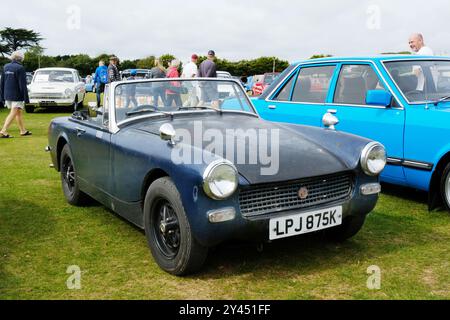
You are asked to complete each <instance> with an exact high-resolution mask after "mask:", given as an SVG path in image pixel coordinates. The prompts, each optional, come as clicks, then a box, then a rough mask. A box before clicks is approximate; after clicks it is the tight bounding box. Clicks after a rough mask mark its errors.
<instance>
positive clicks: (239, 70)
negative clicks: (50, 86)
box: [0, 28, 289, 76]
mask: <svg viewBox="0 0 450 320" xmlns="http://www.w3.org/2000/svg"><path fill="white" fill-rule="evenodd" d="M43 39H44V38H43V37H42V36H41V34H40V33H38V32H35V31H33V30H27V29H13V28H5V29H3V30H0V65H4V64H5V63H7V62H8V58H7V56H8V55H10V54H11V53H12V52H14V51H16V50H25V51H26V52H25V60H24V67H25V69H26V70H27V71H29V72H32V71H35V70H36V69H38V68H47V67H65V68H74V69H77V70H78V71H79V72H80V74H81V75H83V76H85V75H88V74H91V73H93V72H94V71H95V69H96V68H97V66H98V62H99V61H100V60H104V61H105V62H106V63H108V60H109V57H110V56H111V55H113V53H104V54H101V55H99V56H96V57H90V56H89V55H87V54H75V55H58V56H49V55H46V54H44V50H45V48H43V47H41V46H40V42H41V41H42V40H43ZM119 58H120V57H119ZM155 59H159V60H160V61H162V62H163V64H164V66H165V67H168V65H169V62H170V61H172V60H173V59H175V56H174V55H172V54H165V55H162V56H160V57H155V56H152V55H150V56H148V57H145V58H142V59H136V60H123V61H121V62H120V65H119V68H120V69H122V70H125V69H150V68H152V67H153V66H154V63H155ZM205 59H206V56H201V57H199V62H200V63H201V62H202V61H203V60H205ZM216 64H217V68H218V70H222V71H228V72H230V73H231V74H233V75H238V76H250V75H254V74H263V73H266V72H272V71H276V72H281V71H283V70H284V69H285V68H287V67H288V66H289V62H288V61H285V60H281V59H278V58H276V57H260V58H257V59H253V60H241V61H229V60H227V59H221V58H217V59H216Z"/></svg>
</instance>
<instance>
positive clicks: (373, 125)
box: [253, 56, 450, 210]
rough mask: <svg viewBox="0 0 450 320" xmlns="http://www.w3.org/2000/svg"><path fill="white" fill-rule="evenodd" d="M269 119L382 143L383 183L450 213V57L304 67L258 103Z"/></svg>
mask: <svg viewBox="0 0 450 320" xmlns="http://www.w3.org/2000/svg"><path fill="white" fill-rule="evenodd" d="M253 102H254V104H255V106H256V108H257V110H258V112H259V114H260V116H261V117H262V118H264V119H267V120H272V121H277V122H289V123H297V124H305V125H311V126H318V127H332V128H334V127H335V128H336V129H337V130H339V131H345V132H349V133H354V134H357V135H361V136H364V137H368V138H369V139H374V140H376V141H379V142H381V143H382V144H383V145H384V146H385V147H386V150H387V153H388V165H387V167H386V169H385V170H384V171H383V173H382V175H381V180H382V181H385V182H388V183H393V184H397V185H402V186H408V187H412V188H416V189H419V190H424V191H428V192H429V208H430V210H431V209H434V208H436V207H438V206H441V205H445V206H446V208H447V209H449V208H450V58H444V57H442V58H440V57H425V56H378V57H360V58H325V59H317V60H309V61H304V62H299V63H295V64H293V65H291V66H290V67H288V68H287V69H286V70H285V71H284V73H283V74H282V76H280V78H279V79H278V80H277V81H276V82H275V83H274V84H273V85H272V86H271V87H270V88H268V90H267V91H266V92H265V93H264V94H263V95H262V96H261V97H259V98H258V99H255V100H253Z"/></svg>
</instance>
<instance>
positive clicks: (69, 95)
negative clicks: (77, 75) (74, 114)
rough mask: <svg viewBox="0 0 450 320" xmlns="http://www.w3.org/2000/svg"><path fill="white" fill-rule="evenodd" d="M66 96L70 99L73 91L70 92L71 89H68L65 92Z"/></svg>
mask: <svg viewBox="0 0 450 320" xmlns="http://www.w3.org/2000/svg"><path fill="white" fill-rule="evenodd" d="M64 95H65V96H66V97H67V98H70V97H71V96H72V95H73V91H72V90H70V89H66V91H64Z"/></svg>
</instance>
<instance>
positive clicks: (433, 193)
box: [428, 151, 450, 211]
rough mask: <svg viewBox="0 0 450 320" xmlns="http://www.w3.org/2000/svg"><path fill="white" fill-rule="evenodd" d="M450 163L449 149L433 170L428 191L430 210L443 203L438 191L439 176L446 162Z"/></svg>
mask: <svg viewBox="0 0 450 320" xmlns="http://www.w3.org/2000/svg"><path fill="white" fill-rule="evenodd" d="M448 163H450V151H448V152H447V153H446V154H444V155H443V156H442V157H441V158H440V160H439V162H438V163H437V165H436V166H435V169H434V171H433V174H432V176H431V182H430V191H429V193H428V209H429V210H430V211H431V210H433V209H436V208H437V207H439V206H441V205H443V204H444V202H443V199H442V197H441V193H440V190H439V189H440V183H441V177H442V174H443V173H444V169H445V167H446V166H447V164H448Z"/></svg>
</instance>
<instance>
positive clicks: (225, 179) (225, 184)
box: [203, 161, 238, 200]
mask: <svg viewBox="0 0 450 320" xmlns="http://www.w3.org/2000/svg"><path fill="white" fill-rule="evenodd" d="M237 187H238V173H237V170H236V168H235V167H234V165H233V164H232V163H231V162H228V161H215V162H213V163H211V164H210V165H209V166H208V167H207V168H206V170H205V173H204V175H203V190H204V191H205V193H206V194H207V195H208V197H210V198H212V199H215V200H224V199H227V198H229V197H230V196H231V195H233V193H234V192H235V191H236V189H237Z"/></svg>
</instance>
